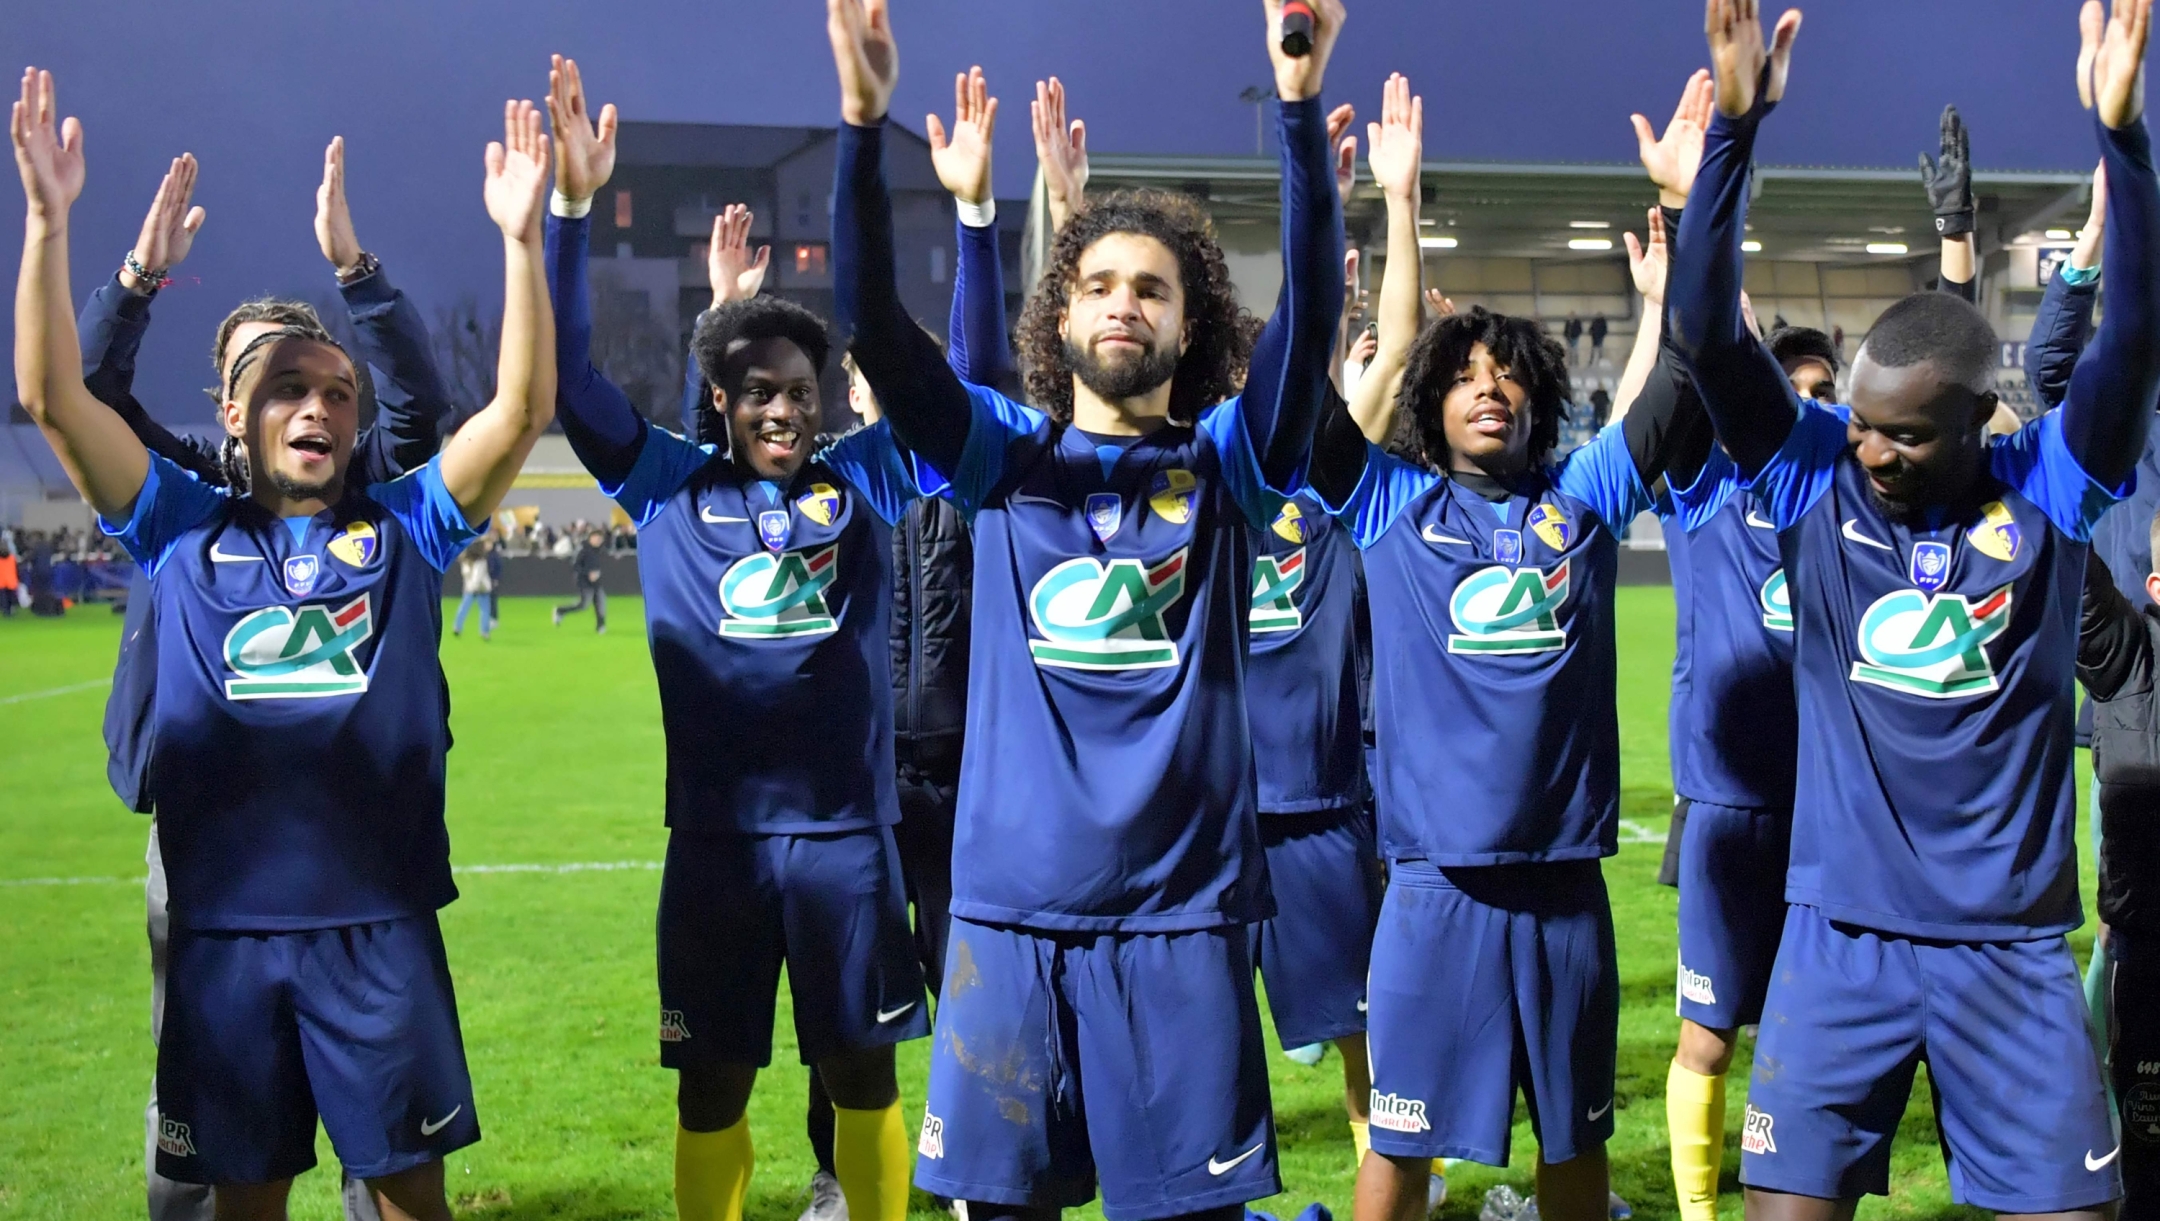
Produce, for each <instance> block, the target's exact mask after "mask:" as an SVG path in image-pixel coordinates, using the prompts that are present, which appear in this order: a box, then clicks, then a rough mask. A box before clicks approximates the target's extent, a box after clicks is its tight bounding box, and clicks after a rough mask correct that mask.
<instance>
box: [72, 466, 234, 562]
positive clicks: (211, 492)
mask: <svg viewBox="0 0 2160 1221" xmlns="http://www.w3.org/2000/svg"><path fill="white" fill-rule="evenodd" d="M224 501H225V494H224V493H223V492H222V491H220V490H218V489H216V488H213V487H211V486H210V485H209V484H206V483H204V482H203V481H202V480H200V479H197V478H196V477H195V476H194V475H193V474H192V473H190V472H188V471H184V470H182V469H180V467H179V466H178V465H177V464H175V463H174V462H173V460H172V459H170V458H167V457H165V456H164V455H163V454H159V453H157V452H155V451H152V452H151V453H150V467H149V469H148V470H147V471H145V472H144V473H143V485H142V489H141V490H140V491H138V492H136V493H135V507H134V509H133V510H132V511H131V512H130V513H129V514H128V519H127V521H125V522H123V523H119V524H117V525H116V524H114V523H113V522H112V520H111V519H109V518H107V517H106V516H105V515H104V514H102V513H100V514H99V515H98V529H100V530H102V531H104V532H105V533H106V534H107V535H109V536H110V537H112V538H114V539H116V540H118V541H119V543H120V545H121V546H122V547H124V548H126V549H127V553H128V554H129V555H130V556H133V557H134V559H135V564H136V566H137V567H139V568H141V569H142V570H143V573H144V575H146V576H153V577H154V576H156V575H157V574H158V570H159V569H161V568H163V567H164V566H165V561H166V560H167V559H169V558H171V556H172V553H173V548H174V547H176V546H178V545H179V542H180V538H181V536H182V535H184V534H186V533H187V532H188V531H189V530H192V529H194V528H195V527H196V526H198V525H200V524H202V522H203V521H204V520H205V519H207V518H208V517H209V516H210V515H211V514H213V513H215V512H217V509H218V506H219V505H221V504H223V503H224Z"/></svg>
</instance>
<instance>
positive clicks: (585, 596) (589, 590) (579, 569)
mask: <svg viewBox="0 0 2160 1221" xmlns="http://www.w3.org/2000/svg"><path fill="white" fill-rule="evenodd" d="M569 538H570V536H569V535H567V534H566V535H564V536H563V541H564V542H568V541H569ZM607 562H608V561H607V535H606V533H604V532H603V531H602V530H601V529H600V527H598V526H594V527H592V529H591V530H589V531H588V532H587V533H586V535H585V545H584V546H582V547H580V548H578V551H577V555H576V557H575V558H573V559H572V560H571V561H570V568H571V571H572V572H573V573H575V574H576V576H575V580H576V581H577V597H578V600H577V601H575V602H572V603H569V604H567V605H564V606H558V607H556V608H555V626H557V627H561V626H562V617H563V616H564V615H569V614H574V613H576V612H578V611H581V610H584V609H585V607H586V605H587V604H588V603H589V604H591V606H592V610H593V631H594V632H595V633H599V632H605V631H607V590H606V589H605V588H604V587H602V585H601V584H600V580H601V578H602V577H603V576H605V575H606V573H607Z"/></svg>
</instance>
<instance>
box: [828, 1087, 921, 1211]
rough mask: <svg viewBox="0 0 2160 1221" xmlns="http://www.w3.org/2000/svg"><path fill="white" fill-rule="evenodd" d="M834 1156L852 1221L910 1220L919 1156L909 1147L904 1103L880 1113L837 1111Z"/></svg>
mask: <svg viewBox="0 0 2160 1221" xmlns="http://www.w3.org/2000/svg"><path fill="white" fill-rule="evenodd" d="M832 1151H833V1158H832V1160H833V1175H834V1177H836V1178H838V1179H839V1180H840V1194H841V1195H843V1196H846V1197H847V1210H848V1221H907V1202H908V1178H909V1176H910V1173H911V1172H912V1171H913V1170H914V1168H915V1153H914V1150H912V1149H910V1148H908V1138H907V1126H906V1124H905V1123H904V1122H903V1121H902V1120H901V1118H900V1100H899V1099H897V1098H895V1099H893V1103H892V1105H891V1106H889V1107H885V1108H884V1109H882V1110H876V1111H851V1110H849V1109H847V1108H846V1107H834V1108H833V1150H832Z"/></svg>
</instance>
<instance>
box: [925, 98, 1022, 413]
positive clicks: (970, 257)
mask: <svg viewBox="0 0 2160 1221" xmlns="http://www.w3.org/2000/svg"><path fill="white" fill-rule="evenodd" d="M997 106H998V103H997V99H996V98H994V97H991V96H990V88H989V85H988V84H987V83H986V82H985V81H984V80H983V73H982V69H981V68H974V69H971V70H969V71H967V72H964V73H961V74H960V75H958V76H956V77H954V78H953V126H952V133H951V134H950V135H949V136H948V135H947V134H946V131H945V124H944V123H943V122H941V121H939V119H938V117H937V116H936V115H934V114H933V115H930V116H928V118H926V119H925V120H924V126H926V127H927V128H928V129H929V133H930V162H931V164H932V166H934V167H935V168H936V170H937V176H938V181H939V182H940V183H942V184H944V187H945V189H946V190H948V191H950V192H952V197H953V204H954V207H955V210H956V211H957V213H958V218H957V220H956V221H955V229H956V233H955V237H956V239H957V244H958V247H959V252H960V253H959V257H958V258H957V259H955V260H954V267H953V297H952V313H951V315H950V317H949V318H948V319H947V321H946V325H945V360H946V362H947V363H948V364H950V365H951V366H952V369H953V372H955V373H958V374H959V375H960V376H961V377H962V378H964V379H965V380H967V381H971V382H974V383H975V384H976V385H978V386H999V385H1002V384H1003V383H1005V382H1006V381H1007V380H1008V379H1009V378H1010V377H1011V376H1012V372H1013V358H1012V341H1011V340H1010V339H1009V338H1007V336H1006V331H1005V269H1004V268H1003V267H1001V266H999V265H998V231H997V200H996V199H995V198H994V197H993V194H992V191H991V178H990V149H991V140H992V137H994V136H995V135H996V134H997Z"/></svg>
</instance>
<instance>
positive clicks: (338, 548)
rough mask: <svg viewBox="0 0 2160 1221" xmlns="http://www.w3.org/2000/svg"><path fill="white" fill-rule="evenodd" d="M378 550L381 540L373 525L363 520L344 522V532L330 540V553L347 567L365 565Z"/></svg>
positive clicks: (372, 558) (363, 566) (362, 566)
mask: <svg viewBox="0 0 2160 1221" xmlns="http://www.w3.org/2000/svg"><path fill="white" fill-rule="evenodd" d="M380 550H382V540H381V539H379V538H377V537H376V536H375V527H374V526H372V525H369V524H368V523H367V522H364V521H355V522H347V523H345V532H344V533H342V534H340V535H338V536H337V537H336V538H333V539H331V540H330V554H331V555H333V556H336V557H337V558H338V559H339V560H340V561H342V562H343V563H344V564H345V565H346V567H348V568H365V567H367V566H368V564H369V562H370V561H372V560H374V558H375V553H376V552H377V551H380Z"/></svg>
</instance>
